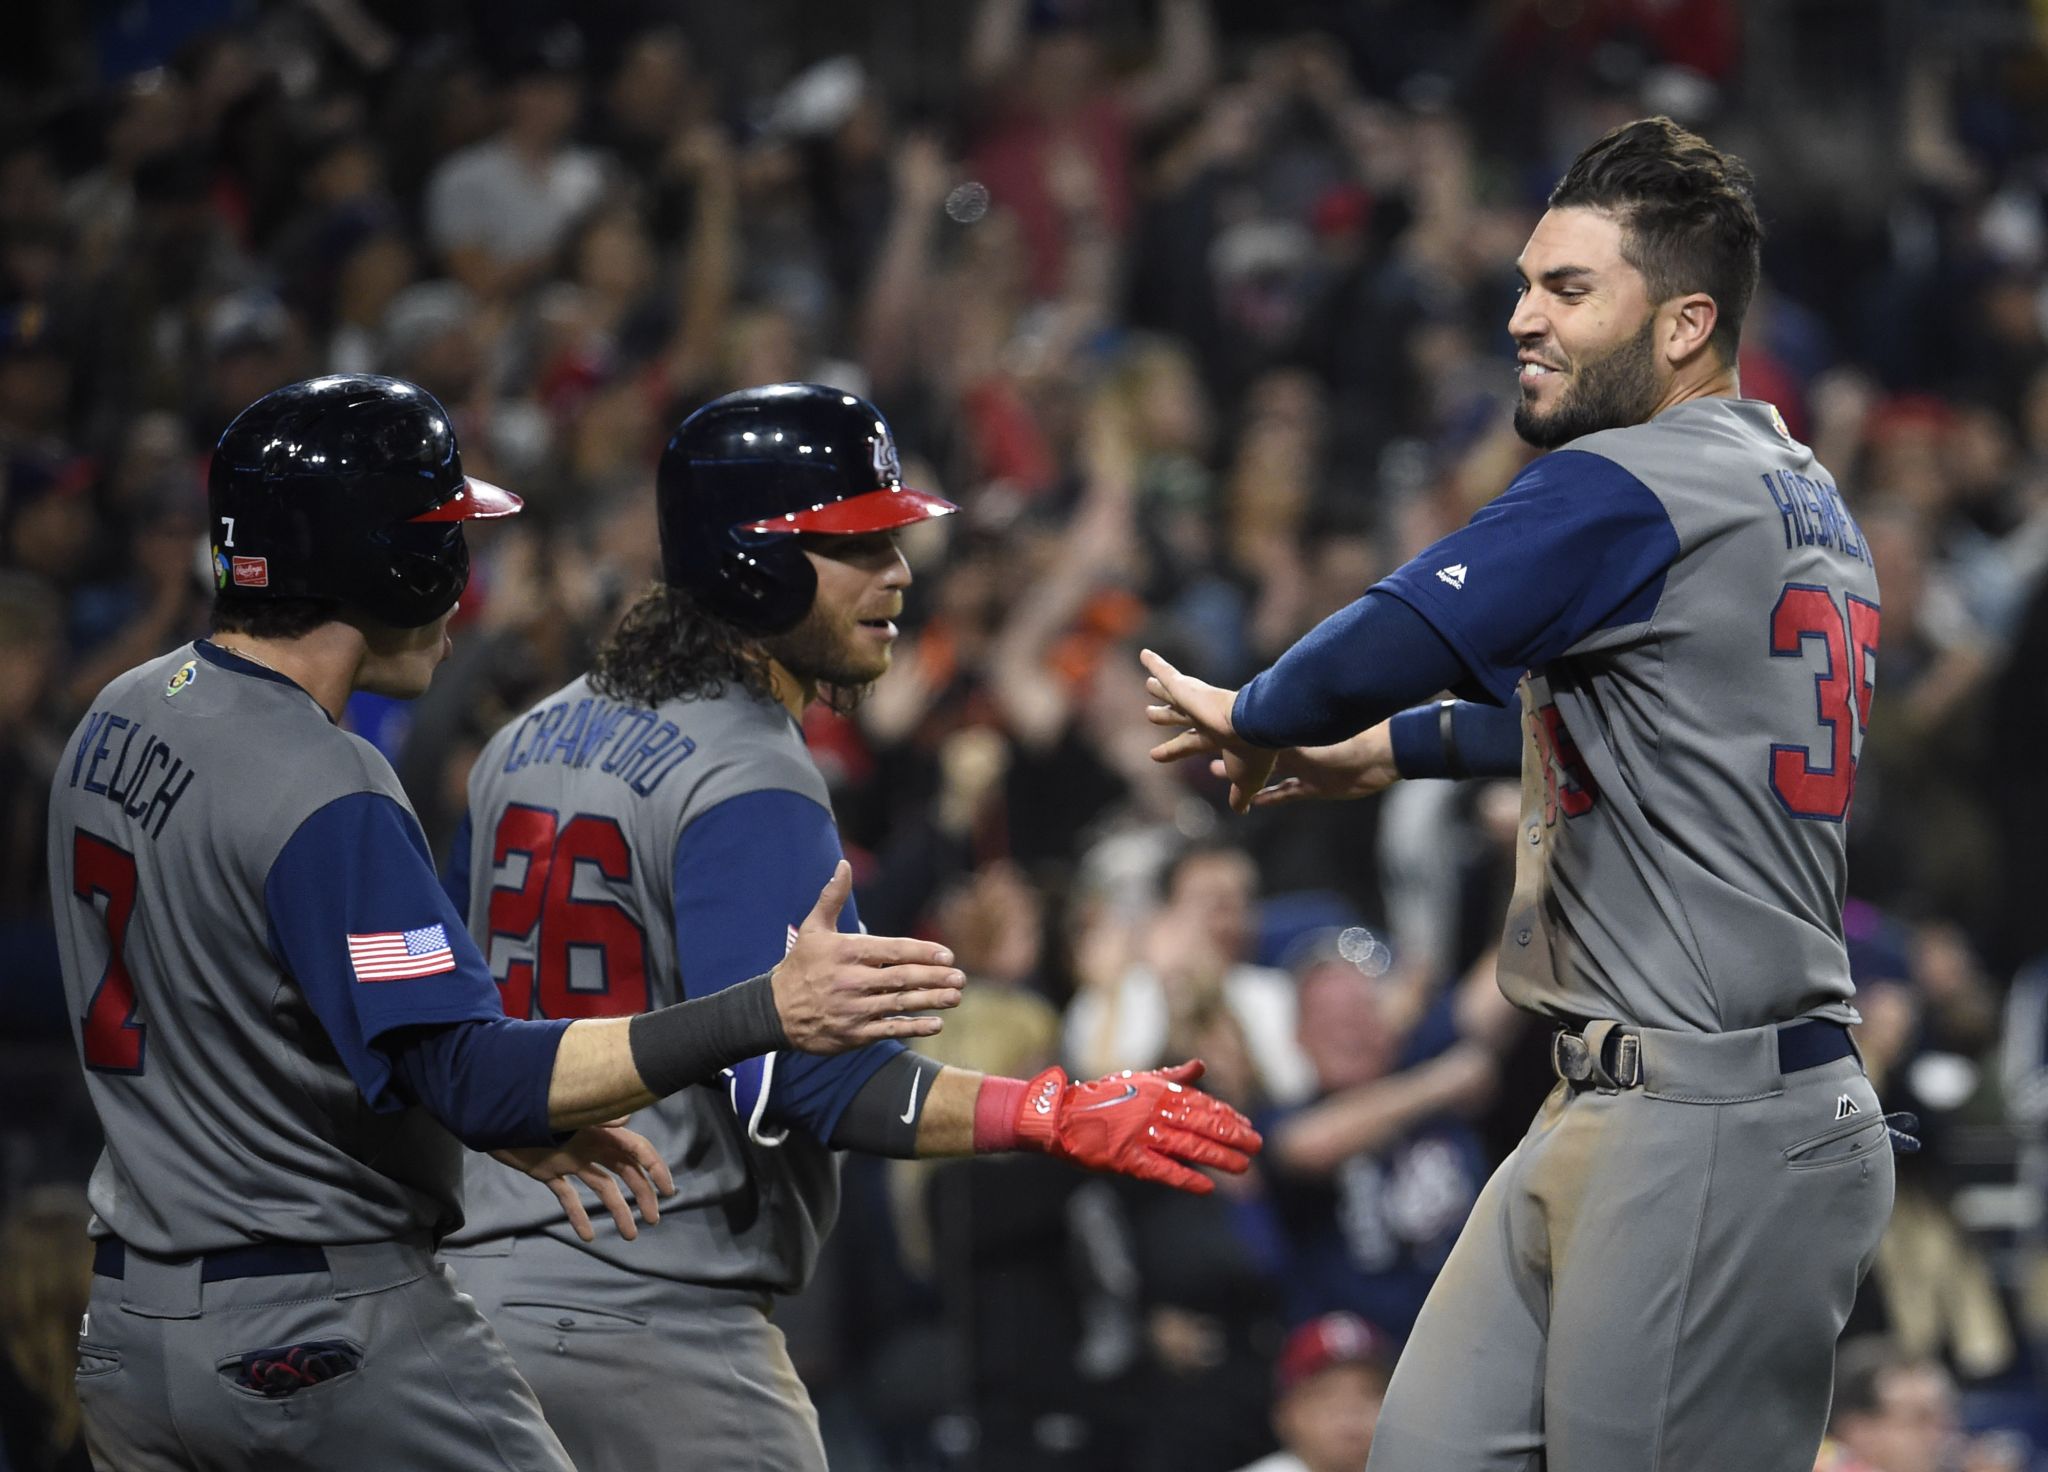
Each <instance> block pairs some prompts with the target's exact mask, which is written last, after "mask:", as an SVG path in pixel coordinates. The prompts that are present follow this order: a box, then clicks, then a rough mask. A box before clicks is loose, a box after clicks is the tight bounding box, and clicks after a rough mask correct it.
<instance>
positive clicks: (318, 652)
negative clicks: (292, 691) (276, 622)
mask: <svg viewBox="0 0 2048 1472" xmlns="http://www.w3.org/2000/svg"><path fill="white" fill-rule="evenodd" d="M210 637H211V639H212V641H213V642H214V643H215V644H217V645H219V646H220V647H221V648H222V649H225V650H227V651H228V652H229V653H230V654H238V655H240V656H241V657H242V658H243V659H246V660H249V661H251V662H253V663H255V664H260V665H262V666H263V667H264V668H265V669H267V670H270V671H272V672H274V673H276V674H280V675H283V676H284V677H285V678H286V679H287V680H290V681H291V682H292V683H293V684H294V685H297V686H298V687H299V688H300V689H301V690H304V691H305V692H306V693H307V694H308V695H310V696H312V697H313V699H314V700H315V701H317V702H319V705H320V708H321V709H322V710H324V711H326V712H327V714H328V717H329V718H330V719H332V720H334V721H337V722H338V721H340V719H341V711H342V707H343V706H345V705H347V704H348V698H349V696H350V695H351V694H353V693H354V691H355V681H356V671H357V670H358V669H359V668H361V666H362V662H363V655H364V652H365V650H366V648H367V645H366V643H365V641H364V639H363V636H362V634H361V633H360V632H359V631H358V630H356V629H354V628H352V627H351V626H349V625H348V624H345V623H340V622H334V623H325V624H322V625H321V626H320V627H319V628H317V629H314V630H313V631H312V632H311V633H308V634H301V635H300V636H299V637H298V638H296V639H259V638H256V637H255V636H254V635H252V634H228V633H222V634H213V635H211V636H210Z"/></svg>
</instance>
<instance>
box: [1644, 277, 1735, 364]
mask: <svg viewBox="0 0 2048 1472" xmlns="http://www.w3.org/2000/svg"><path fill="white" fill-rule="evenodd" d="M1659 313H1660V315H1662V316H1663V317H1664V319H1665V323H1664V330H1663V332H1662V333H1661V337H1662V339H1663V341H1662V343H1661V344H1660V345H1661V346H1662V348H1663V350H1664V359H1665V361H1666V362H1668V363H1669V364H1670V365H1671V366H1672V367H1673V368H1683V367H1685V366H1686V365H1687V364H1688V363H1691V362H1693V361H1694V360H1695V359H1696V358H1698V356H1699V355H1700V354H1701V353H1703V352H1705V351H1706V350H1707V344H1708V342H1709V340H1710V339H1711V338H1712V337H1713V335H1714V325H1715V324H1716V323H1717V322H1719V321H1720V320H1721V309H1720V308H1719V307H1717V306H1715V305H1714V299H1713V298H1712V297H1710V296H1708V295H1707V294H1706V293H1705V292H1704V291H1694V292H1688V293H1687V294H1686V295H1684V296H1679V297H1673V298H1672V299H1671V300H1670V301H1668V302H1666V303H1665V304H1664V305H1663V306H1662V307H1661V308H1659Z"/></svg>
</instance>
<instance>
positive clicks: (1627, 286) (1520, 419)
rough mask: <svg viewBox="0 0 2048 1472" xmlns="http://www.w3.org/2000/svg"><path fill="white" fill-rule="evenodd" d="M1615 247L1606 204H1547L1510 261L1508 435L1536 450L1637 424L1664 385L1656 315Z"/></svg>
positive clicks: (1667, 377) (1638, 277) (1618, 240)
mask: <svg viewBox="0 0 2048 1472" xmlns="http://www.w3.org/2000/svg"><path fill="white" fill-rule="evenodd" d="M1621 246H1622V227H1621V223H1620V221H1619V220H1618V219H1617V218H1616V217H1615V216H1614V215H1613V214H1611V213H1609V212H1608V211H1605V210H1596V209H1583V208H1565V209H1553V210H1551V211H1549V212H1548V213H1547V214H1545V215H1544V216H1543V218H1542V219H1541V220H1539V221H1538V222H1537V224H1536V229H1535V232H1534V233H1533V234H1531V235H1530V237H1529V243H1528V244H1527V245H1526V246H1524V247H1523V249H1522V255H1521V259H1520V260H1519V261H1517V262H1516V268H1517V270H1518V272H1519V273H1520V275H1521V277H1522V290H1521V295H1520V297H1519V298H1518V300H1517V301H1516V303H1515V311H1514V315H1513V316H1511V317H1510V318H1509V319H1508V332H1509V333H1510V334H1511V335H1512V336H1513V337H1514V339H1515V343H1516V346H1517V348H1518V350H1519V351H1518V352H1517V353H1516V362H1517V364H1518V367H1517V381H1518V382H1519V384H1520V386H1521V400H1520V402H1519V403H1518V404H1516V406H1515V433H1517V434H1519V435H1520V436H1521V437H1522V438H1523V439H1525V440H1527V441H1528V442H1529V443H1530V444H1532V445H1535V446H1537V447H1538V448H1540V449H1545V450H1554V449H1556V448H1557V447H1558V446H1559V445H1562V444H1564V443H1565V442H1566V441H1568V440H1573V439H1576V438H1578V437H1579V436H1580V435H1583V434H1591V433H1593V432H1594V431H1595V430H1600V429H1613V428H1615V427H1617V426H1620V425H1625V424H1640V423H1642V422H1643V421H1644V420H1646V419H1648V418H1649V417H1650V416H1651V415H1652V414H1654V413H1655V412H1656V410H1657V408H1658V407H1659V405H1660V403H1661V402H1662V401H1663V399H1664V398H1665V395H1666V391H1667V389H1668V388H1669V386H1670V382H1671V377H1672V366H1671V364H1670V363H1669V362H1668V361H1666V358H1665V355H1664V354H1663V353H1662V352H1661V351H1660V350H1659V348H1660V342H1659V332H1658V327H1659V322H1660V320H1661V318H1662V313H1661V312H1660V311H1659V309H1658V307H1657V304H1655V303H1653V302H1651V300H1650V297H1649V290H1648V286H1647V284H1646V283H1645V281H1644V279H1643V274H1642V272H1640V271H1638V270H1637V269H1636V268H1635V267H1634V266H1632V265H1630V264H1629V263H1628V262H1627V261H1626V260H1624V259H1623V258H1622V253H1621Z"/></svg>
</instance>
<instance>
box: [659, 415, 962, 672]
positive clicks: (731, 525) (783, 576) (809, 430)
mask: <svg viewBox="0 0 2048 1472" xmlns="http://www.w3.org/2000/svg"><path fill="white" fill-rule="evenodd" d="M656 504H657V507H658V511H659V515H660V521H661V570H662V577H663V579H664V580H665V581H667V582H668V583H670V584H672V585H673V586H675V587H679V588H684V589H687V590H688V591H689V593H690V594H691V596H692V597H694V598H696V600H697V601H698V602H699V603H701V604H702V605H704V607H706V608H708V609H710V610H711V611H712V612H713V613H716V614H718V615H720V616H721V617H723V618H726V619H730V620H731V621H732V622H733V623H736V624H738V625H739V626H740V627H742V628H744V629H748V630H750V631H752V632H755V633H761V634H775V633H780V632H782V631H783V630H785V629H790V628H794V627H795V626H796V625H797V624H798V623H800V622H801V621H802V620H803V616H804V615H805V613H807V612H809V610H810V606H811V600H812V598H813V597H815V596H816V594H817V589H818V578H817V574H816V572H814V571H813V570H812V568H811V564H810V560H809V559H808V558H806V557H805V556H804V552H803V546H802V543H801V541H800V539H799V538H800V534H801V533H805V532H815V533H824V534H827V535H836V536H859V535H861V534H863V533H867V532H883V531H892V530H894V529H895V528H897V527H903V526H909V525H910V524H911V523H912V522H916V521H927V520H929V519H931V518H932V517H934V516H945V515H948V514H949V513H951V512H953V511H956V510H958V509H959V508H958V507H956V506H954V505H953V503H952V502H950V501H943V500H941V499H940V498H939V497H937V496H933V495H928V494H926V493H925V492H923V491H914V490H911V489H910V488H909V487H907V486H905V485H904V484H903V467H902V465H901V464H900V463H899V461H898V459H897V455H896V437H895V436H894V435H892V434H891V433H890V432H889V425H888V422H887V421H886V420H884V419H883V418H882V414H881V411H880V410H879V409H877V408H876V407H875V406H874V405H873V404H870V403H869V402H868V401H867V400H866V399H863V398H859V397H857V396H856V395H854V394H849V393H845V392H843V391H841V390H839V389H836V388H826V387H824V386H822V385H820V384H815V383H777V384H770V385H768V386H767V387H765V388H749V389H741V390H740V391H739V392H738V393H733V394H727V395H726V396H725V397H724V398H722V399H714V400H713V401H712V402H710V403H709V404H706V405H705V406H704V407H703V408H701V409H699V410H698V411H697V412H696V413H694V414H692V415H691V416H690V417H689V418H688V419H685V420H684V421H683V422H682V424H681V425H680V426H679V427H678V428H677V430H676V432H675V435H674V437H673V438H671V439H670V440H669V442H668V448H667V449H666V450H665V451H663V452H662V457H661V469H660V472H659V475H658V478H657V481H656Z"/></svg>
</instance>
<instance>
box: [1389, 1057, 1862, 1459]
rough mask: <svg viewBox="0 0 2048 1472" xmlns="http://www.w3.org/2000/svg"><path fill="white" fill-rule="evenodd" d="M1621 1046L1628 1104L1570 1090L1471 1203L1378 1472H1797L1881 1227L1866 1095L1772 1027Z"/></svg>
mask: <svg viewBox="0 0 2048 1472" xmlns="http://www.w3.org/2000/svg"><path fill="white" fill-rule="evenodd" d="M1599 1026H1601V1024H1594V1027H1599ZM1630 1031H1639V1035H1640V1037H1641V1059H1642V1068H1641V1072H1642V1084H1641V1086H1640V1087H1637V1088H1631V1089H1626V1090H1621V1089H1612V1088H1608V1089H1602V1088H1598V1087H1593V1086H1588V1085H1574V1084H1570V1083H1564V1082H1560V1083H1559V1084H1558V1086H1557V1088H1556V1089H1555V1090H1553V1091H1552V1093H1551V1094H1550V1096H1549V1097H1548V1098H1547V1099H1546V1100H1545V1102H1544V1104H1543V1107H1542V1109H1541V1110H1540V1111H1538V1113H1537V1116H1536V1119H1535V1122H1534V1123H1533V1124H1532V1125H1531V1126H1530V1129H1529V1133H1528V1135H1527V1136H1526V1137H1524V1139H1523V1140H1522V1142H1521V1144H1520V1145H1519V1146H1518V1147H1517V1148H1516V1149H1515V1152H1514V1153H1513V1154H1512V1155H1510V1156H1509V1157H1508V1159H1507V1160H1506V1161H1505V1162H1504V1163H1503V1164H1502V1165H1501V1167H1500V1169H1499V1170H1497V1171H1496V1172H1495V1173H1494V1176H1493V1179H1492V1180H1491V1181H1489V1182H1488V1183H1487V1186H1486V1189H1485V1191H1484V1192H1483V1193H1481V1195H1480V1198H1479V1201H1478V1203H1477V1204H1476V1205H1475V1206H1474V1208H1473V1211H1472V1216H1471V1219H1470V1220H1469V1221H1468V1222H1467V1223H1466V1226H1465V1230H1464V1232H1463V1234H1462V1235H1461V1236H1460V1237H1459V1239H1458V1243H1457V1246H1456V1247H1455V1248H1454V1249H1453V1250H1452V1253H1451V1256H1450V1259H1449V1261H1448V1262H1447V1263H1446V1264H1445V1266H1444V1270H1443V1273H1442V1274H1441V1276H1440V1277H1439V1278H1438V1280H1437V1282H1436V1286H1435V1288H1434V1289H1433V1290H1432V1291H1431V1293H1430V1296H1429V1299H1428V1302H1427V1303H1426V1304H1425V1306H1424V1307H1423V1310H1422V1315H1421V1318H1420V1319H1419V1320H1418V1321H1417V1323H1416V1326H1415V1333H1414V1336H1413V1337H1412V1338H1411V1339H1410V1340H1409V1342H1408V1345H1407V1348H1406V1350H1405V1351H1404V1352H1403V1354H1402V1356H1401V1360H1400V1363H1399V1365H1398V1366H1397V1367H1396V1369H1395V1371H1394V1378H1393V1383H1392V1385H1391V1386H1390V1387H1389V1389H1388V1392H1387V1398H1386V1405H1385V1407H1384V1409H1383V1410H1382V1411H1381V1413H1380V1420H1379V1428H1378V1431H1377V1432H1376V1434H1375V1436H1374V1440H1373V1450H1372V1460H1371V1468H1370V1472H1811V1469H1812V1467H1813V1458H1814V1454H1815V1451H1816V1450H1817V1449H1818V1447H1819V1445H1820V1440H1821V1435H1822V1433H1823V1431H1824V1430H1825V1427H1826V1422H1827V1414H1828V1402H1829V1398H1830V1396H1831V1394H1832V1389H1833V1375H1834V1347H1835V1340H1836V1337H1837V1336H1838V1335H1839V1334H1840V1333H1841V1330H1842V1326H1843V1324H1844V1323H1845V1322H1846V1321H1847V1319H1848V1317H1849V1309H1850V1305H1851V1304H1852V1303H1853V1302H1854V1301H1855V1297H1856V1288H1857V1284H1858V1283H1859V1282H1860V1281H1861V1280H1862V1278H1863V1275H1864V1273H1865V1272H1866V1271H1867V1270H1868V1269H1869V1266H1870V1263H1871V1260H1872V1258H1873V1257H1874V1256H1875V1254H1876V1251H1877V1244H1878V1238H1879V1237H1880V1236H1881V1235H1882V1234H1883V1232H1884V1227H1885V1223H1886V1221H1887V1219H1888V1218H1889V1217H1890V1215H1891V1207H1892V1150H1891V1140H1890V1135H1889V1132H1888V1130H1887V1128H1886V1125H1885V1121H1884V1117H1883V1113H1882V1111H1881V1109H1880V1108H1879V1106H1878V1102H1877V1098H1876V1095H1875V1093H1874V1092H1873V1091H1872V1089H1871V1086H1870V1082H1869V1080H1868V1079H1866V1078H1865V1077H1864V1075H1863V1070H1862V1065H1861V1064H1860V1063H1859V1061H1858V1060H1857V1059H1856V1058H1854V1057H1848V1058H1841V1059H1837V1060H1835V1061H1833V1062H1830V1063H1824V1064H1821V1065H1819V1066H1818V1067H1814V1068H1808V1069H1801V1070H1799V1071H1797V1072H1793V1073H1781V1072H1780V1069H1779V1063H1778V1052H1777V1046H1776V1029H1773V1028H1758V1029H1755V1030H1753V1031H1745V1032H1736V1033H1721V1034H1711V1035H1707V1034H1692V1033H1670V1032H1659V1031H1654V1030H1649V1029H1642V1030H1636V1029H1630ZM1588 1032H1589V1034H1590V1032H1591V1029H1589V1030H1588Z"/></svg>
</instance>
